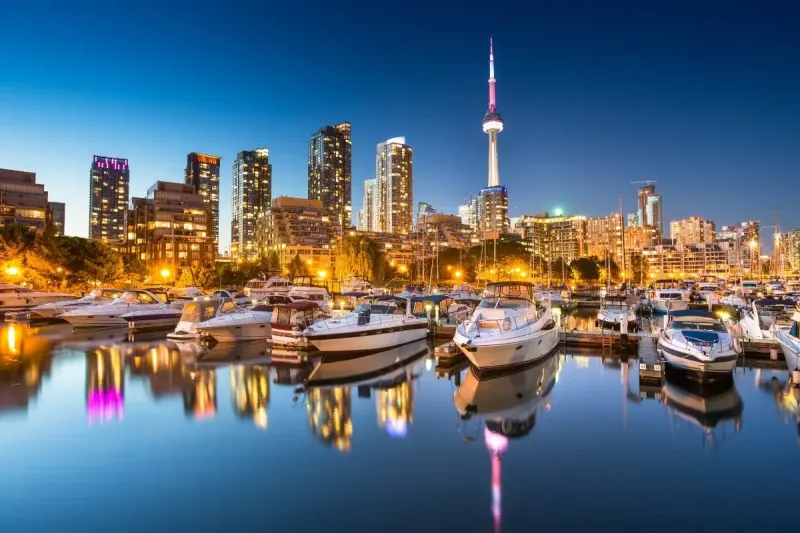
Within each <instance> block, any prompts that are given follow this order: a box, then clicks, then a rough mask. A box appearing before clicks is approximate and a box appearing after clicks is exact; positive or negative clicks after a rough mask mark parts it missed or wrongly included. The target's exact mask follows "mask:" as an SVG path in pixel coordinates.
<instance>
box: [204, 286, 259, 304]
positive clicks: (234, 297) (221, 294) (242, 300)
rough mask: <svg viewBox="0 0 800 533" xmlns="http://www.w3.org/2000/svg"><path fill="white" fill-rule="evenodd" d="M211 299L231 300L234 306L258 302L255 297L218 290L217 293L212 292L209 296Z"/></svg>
mask: <svg viewBox="0 0 800 533" xmlns="http://www.w3.org/2000/svg"><path fill="white" fill-rule="evenodd" d="M209 296H210V297H211V298H221V299H223V300H224V299H228V300H231V301H232V302H233V303H235V304H236V305H253V304H255V303H256V302H258V300H257V299H256V298H255V297H252V298H251V297H249V296H245V295H244V293H243V292H239V291H237V290H235V289H220V290H217V291H214V292H212V293H211V294H210V295H209Z"/></svg>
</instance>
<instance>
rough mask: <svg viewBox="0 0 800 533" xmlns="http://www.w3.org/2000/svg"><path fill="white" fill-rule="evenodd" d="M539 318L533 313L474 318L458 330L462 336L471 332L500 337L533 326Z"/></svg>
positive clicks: (460, 325) (465, 321)
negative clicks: (493, 317) (495, 317)
mask: <svg viewBox="0 0 800 533" xmlns="http://www.w3.org/2000/svg"><path fill="white" fill-rule="evenodd" d="M540 318H541V316H540V315H539V314H538V313H535V312H528V313H525V314H524V315H520V316H514V317H504V318H498V319H482V318H480V317H474V318H467V319H465V320H464V321H463V322H461V324H459V325H458V329H460V330H461V331H460V332H461V334H462V335H464V336H467V335H468V334H470V333H473V332H474V333H475V334H477V335H500V334H502V333H509V332H511V331H517V330H519V329H522V328H526V327H528V326H530V325H531V324H535V323H536V322H537V321H538V320H539V319H540Z"/></svg>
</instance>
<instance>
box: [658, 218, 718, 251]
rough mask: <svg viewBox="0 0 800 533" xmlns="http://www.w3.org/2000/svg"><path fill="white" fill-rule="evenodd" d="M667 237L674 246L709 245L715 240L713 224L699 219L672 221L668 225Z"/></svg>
mask: <svg viewBox="0 0 800 533" xmlns="http://www.w3.org/2000/svg"><path fill="white" fill-rule="evenodd" d="M669 236H670V239H672V242H673V244H675V245H676V246H683V245H689V244H711V243H713V242H715V241H716V239H717V233H716V231H715V226H714V222H712V221H710V220H705V219H702V218H700V217H689V218H687V219H685V220H673V221H672V222H670V223H669Z"/></svg>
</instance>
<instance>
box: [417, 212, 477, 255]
mask: <svg viewBox="0 0 800 533" xmlns="http://www.w3.org/2000/svg"><path fill="white" fill-rule="evenodd" d="M417 230H418V233H420V234H422V235H424V239H423V242H424V244H425V254H426V255H432V254H435V253H437V252H438V251H440V250H443V249H444V248H468V247H470V246H472V245H475V244H478V239H477V238H475V237H474V236H473V231H472V228H471V227H469V226H468V225H466V224H464V223H463V222H462V221H461V217H459V216H457V215H445V214H439V213H437V214H435V215H428V216H427V217H425V218H424V219H423V218H421V219H420V220H419V223H418V225H417Z"/></svg>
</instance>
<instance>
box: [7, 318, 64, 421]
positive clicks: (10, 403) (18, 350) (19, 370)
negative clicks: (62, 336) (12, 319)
mask: <svg viewBox="0 0 800 533" xmlns="http://www.w3.org/2000/svg"><path fill="white" fill-rule="evenodd" d="M38 331H39V328H31V327H30V326H29V325H28V324H14V323H7V324H3V325H2V327H0V412H2V411H15V410H22V409H27V408H28V402H29V401H30V400H31V399H32V398H35V397H36V396H37V395H38V394H39V391H40V390H41V387H42V380H43V379H44V378H45V377H46V376H49V375H50V369H51V362H52V355H51V353H50V350H51V349H52V347H53V343H52V342H51V341H49V340H47V339H46V338H44V337H39V336H37V333H38Z"/></svg>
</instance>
